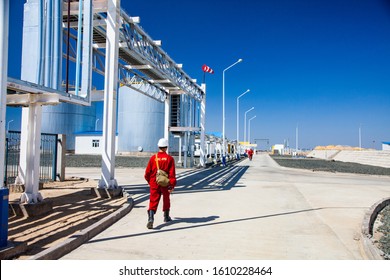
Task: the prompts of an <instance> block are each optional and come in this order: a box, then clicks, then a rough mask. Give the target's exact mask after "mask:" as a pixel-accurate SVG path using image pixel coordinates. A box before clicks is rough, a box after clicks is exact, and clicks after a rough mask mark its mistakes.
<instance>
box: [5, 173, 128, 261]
mask: <svg viewBox="0 0 390 280" xmlns="http://www.w3.org/2000/svg"><path fill="white" fill-rule="evenodd" d="M96 186H97V181H93V180H92V181H90V180H88V179H78V178H70V179H67V180H66V181H64V182H49V183H45V184H44V186H43V189H42V190H40V193H41V194H42V196H43V198H44V199H45V200H47V201H49V200H50V201H52V202H53V210H52V211H51V212H50V213H47V214H45V215H41V216H38V217H27V218H26V217H20V216H15V215H12V213H10V216H9V219H8V240H9V241H14V242H27V251H25V252H24V253H23V254H22V255H20V256H17V257H14V259H28V258H29V257H30V256H33V255H35V254H37V253H39V252H41V251H43V250H45V249H47V248H49V247H51V246H53V245H55V244H58V243H59V242H61V241H63V240H65V239H66V238H67V237H69V236H71V235H72V234H74V233H75V232H77V231H80V230H82V229H85V228H87V227H88V226H90V225H92V224H93V223H95V222H97V221H98V220H100V219H102V218H103V217H105V216H107V215H109V214H111V213H112V212H114V211H115V210H117V209H118V208H119V207H121V206H122V205H123V204H124V203H125V202H126V200H125V199H124V198H122V197H119V198H115V199H110V198H98V197H97V196H96V195H95V194H94V192H92V191H91V188H93V187H96ZM20 196H21V193H10V195H9V202H10V203H12V202H18V201H19V198H20Z"/></svg>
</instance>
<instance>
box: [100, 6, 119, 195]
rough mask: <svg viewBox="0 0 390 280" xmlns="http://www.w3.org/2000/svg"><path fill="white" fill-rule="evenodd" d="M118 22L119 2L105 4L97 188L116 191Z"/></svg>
mask: <svg viewBox="0 0 390 280" xmlns="http://www.w3.org/2000/svg"><path fill="white" fill-rule="evenodd" d="M119 21H120V0H108V2H107V43H106V45H107V47H106V65H105V76H104V77H105V78H104V109H103V139H102V140H103V141H102V142H103V143H102V144H103V154H102V172H101V179H100V181H99V184H98V187H99V188H109V189H113V188H114V189H116V188H117V187H118V183H117V182H116V180H115V178H114V176H115V137H116V109H117V106H116V104H117V90H118V41H119Z"/></svg>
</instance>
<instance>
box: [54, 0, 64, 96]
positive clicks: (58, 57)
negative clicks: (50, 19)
mask: <svg viewBox="0 0 390 280" xmlns="http://www.w3.org/2000/svg"><path fill="white" fill-rule="evenodd" d="M53 44H54V46H53V77H52V79H53V81H52V87H53V88H55V89H57V90H59V89H60V87H61V79H62V75H61V72H62V71H61V69H62V67H61V61H62V1H61V0H55V1H54V31H53Z"/></svg>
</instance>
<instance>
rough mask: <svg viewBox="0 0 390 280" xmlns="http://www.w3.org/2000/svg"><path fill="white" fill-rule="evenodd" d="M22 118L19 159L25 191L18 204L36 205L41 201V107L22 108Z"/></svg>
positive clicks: (34, 105)
mask: <svg viewBox="0 0 390 280" xmlns="http://www.w3.org/2000/svg"><path fill="white" fill-rule="evenodd" d="M22 118H23V119H22V124H24V125H23V126H25V127H26V130H25V131H24V132H25V133H22V135H21V138H22V139H21V147H20V154H21V157H20V158H21V159H23V164H24V165H25V169H24V170H25V174H24V175H25V176H24V188H25V191H24V193H23V194H22V196H21V198H20V202H21V203H37V202H40V201H42V200H43V198H42V195H41V194H40V192H39V161H40V154H41V150H40V145H41V121H42V106H41V105H40V104H37V103H34V104H30V107H29V108H23V114H22ZM26 124H27V125H26ZM26 134H27V135H26ZM25 138H27V139H25ZM21 165H22V163H21Z"/></svg>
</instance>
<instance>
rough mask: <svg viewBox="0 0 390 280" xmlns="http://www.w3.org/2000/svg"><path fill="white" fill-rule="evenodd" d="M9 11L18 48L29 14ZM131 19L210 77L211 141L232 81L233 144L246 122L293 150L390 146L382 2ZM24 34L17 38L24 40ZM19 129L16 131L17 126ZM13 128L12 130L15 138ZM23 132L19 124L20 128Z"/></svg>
mask: <svg viewBox="0 0 390 280" xmlns="http://www.w3.org/2000/svg"><path fill="white" fill-rule="evenodd" d="M13 2H23V1H11V15H12V13H14V14H15V15H16V14H18V16H13V17H12V19H11V20H12V21H13V23H11V25H10V26H11V32H10V34H11V35H10V42H11V43H12V44H14V46H17V45H18V44H21V34H20V33H21V26H20V23H21V15H22V14H21V15H19V14H20V13H21V12H22V10H21V9H22V5H21V4H17V3H13ZM122 7H123V8H124V9H125V10H126V11H127V12H128V14H130V15H131V16H139V17H140V18H141V23H140V25H141V26H142V27H143V29H144V30H145V31H146V32H147V33H148V34H149V35H150V36H151V37H152V38H153V39H155V40H162V48H163V49H164V51H166V52H167V53H168V54H169V55H170V56H171V58H172V59H173V60H174V61H176V62H177V63H182V64H183V69H184V71H186V72H187V73H188V75H189V76H190V77H192V78H196V79H197V80H198V82H199V83H200V82H201V81H202V77H203V72H202V70H201V67H202V65H203V64H207V65H208V66H210V67H211V68H213V69H214V71H215V73H214V74H213V75H211V74H209V75H207V76H206V83H207V121H206V130H207V131H221V130H222V71H223V70H224V69H225V68H227V67H228V66H230V65H231V64H233V63H234V62H235V61H237V59H239V58H242V59H243V62H242V63H239V64H237V65H236V66H234V67H232V68H231V69H229V70H227V71H226V73H225V94H226V96H225V98H226V135H227V137H228V138H230V139H235V138H236V104H237V103H236V102H237V97H238V96H239V95H240V94H241V93H243V92H245V91H246V90H247V89H248V88H249V89H250V90H251V91H250V93H247V94H246V95H245V96H243V97H242V98H240V120H241V121H240V128H241V129H240V139H241V140H242V139H243V134H244V132H243V129H244V112H245V111H247V110H248V109H250V108H251V107H252V106H254V107H255V109H254V110H252V111H251V112H249V113H248V114H247V119H250V118H251V117H253V116H255V115H256V118H255V119H253V120H252V121H251V136H252V137H251V138H252V142H254V139H259V138H268V139H270V144H276V143H283V142H284V141H285V140H288V141H289V144H290V146H291V147H295V138H296V135H295V132H296V127H297V126H298V127H299V147H300V148H313V147H315V146H317V145H331V144H332V145H337V144H339V145H350V146H358V145H359V127H361V132H362V133H361V135H362V146H363V147H366V148H372V147H375V148H378V149H379V148H380V146H381V145H380V144H381V142H382V141H390V36H389V34H390V3H389V1H385V0H316V1H311V0H272V1H271V0H268V1H262V0H260V1H259V0H258V1H254V0H241V1H232V0H227V1H222V0H216V1H205V0H197V1H176V0H171V1H157V0H156V1H155V0H153V1H141V0H138V1H136V0H134V1H124V0H122ZM18 33H19V34H18ZM9 63H10V66H9V68H10V69H9V76H13V77H18V76H19V75H20V70H18V69H17V65H20V50H19V53H18V48H17V47H15V48H12V47H11V48H10V61H9ZM15 123H16V122H15ZM12 125H14V124H13V123H11V128H12ZM15 125H16V124H15Z"/></svg>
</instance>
